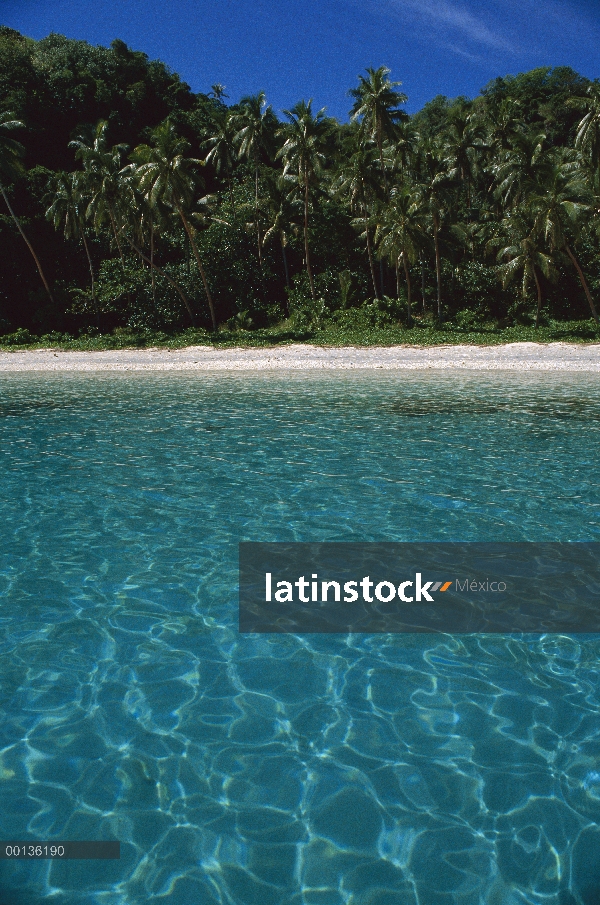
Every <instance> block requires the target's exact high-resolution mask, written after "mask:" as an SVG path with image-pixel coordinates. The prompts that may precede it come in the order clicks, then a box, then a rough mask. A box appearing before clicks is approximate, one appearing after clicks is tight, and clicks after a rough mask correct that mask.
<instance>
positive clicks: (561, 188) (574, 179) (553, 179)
mask: <svg viewBox="0 0 600 905" xmlns="http://www.w3.org/2000/svg"><path fill="white" fill-rule="evenodd" d="M591 201H592V194H591V192H590V189H589V185H588V183H587V180H586V179H585V177H584V174H583V173H582V171H581V167H580V166H579V162H578V161H577V159H576V158H574V157H573V154H572V153H570V152H568V151H567V152H563V153H562V154H555V155H554V157H553V159H552V164H551V168H550V169H548V171H547V173H546V179H545V180H544V182H543V183H542V184H541V185H539V186H537V187H536V189H535V190H534V191H533V192H532V193H531V195H530V196H529V198H528V205H529V207H530V209H531V210H532V211H534V213H535V217H536V224H537V226H538V227H539V229H540V230H541V231H542V232H543V234H544V236H545V237H546V241H547V242H548V243H549V245H550V248H551V249H552V250H553V251H559V252H560V251H564V252H565V253H566V254H567V256H568V258H569V260H570V261H571V263H572V264H573V266H574V268H575V270H576V271H577V275H578V277H579V281H580V282H581V285H582V287H583V291H584V292H585V296H586V298H587V301H588V304H589V306H590V311H591V313H592V317H593V318H594V320H595V321H596V323H600V320H599V319H598V312H597V311H596V306H595V304H594V300H593V299H592V296H591V293H590V289H589V286H588V284H587V281H586V279H585V276H584V275H583V270H582V269H581V265H580V263H579V261H578V259H577V257H576V256H575V253H574V252H573V249H572V247H571V242H570V234H571V233H573V232H575V231H577V229H578V226H579V224H580V222H581V220H582V218H583V217H584V216H585V215H586V214H587V213H588V212H589V211H590V210H591Z"/></svg>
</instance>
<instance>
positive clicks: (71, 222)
mask: <svg viewBox="0 0 600 905" xmlns="http://www.w3.org/2000/svg"><path fill="white" fill-rule="evenodd" d="M81 175H82V174H80V173H64V172H58V173H56V174H55V175H54V176H53V177H52V178H51V179H50V181H49V186H48V187H49V192H48V194H47V196H46V198H45V201H46V203H48V202H50V206H49V207H48V209H47V211H46V218H47V219H48V220H51V221H52V223H53V225H54V228H55V229H57V230H58V229H61V228H62V230H63V233H64V237H65V239H67V240H69V239H75V240H76V241H77V240H78V239H81V242H82V245H83V248H84V250H85V254H86V258H87V262H88V266H89V269H90V280H91V283H92V304H93V306H94V312H95V315H96V325H99V320H100V315H99V312H98V302H97V299H96V285H95V280H94V265H93V263H92V256H91V254H90V249H89V245H88V242H87V238H86V235H85V222H84V214H85V205H86V201H85V196H84V195H83V193H82V192H81V190H80V186H79V182H80V178H81Z"/></svg>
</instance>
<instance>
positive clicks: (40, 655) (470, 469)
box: [0, 372, 600, 905]
mask: <svg viewBox="0 0 600 905" xmlns="http://www.w3.org/2000/svg"><path fill="white" fill-rule="evenodd" d="M0 430H1V440H2V442H1V444H0V456H1V474H2V494H1V508H0V590H1V593H2V607H1V609H0V838H2V839H78V838H79V839H94V838H116V839H119V840H120V841H121V843H122V845H121V852H122V854H121V860H120V861H105V862H74V861H73V862H68V863H66V862H63V863H54V864H51V863H49V862H39V863H35V864H32V863H23V862H18V863H7V862H6V861H4V862H0V905H38V903H41V902H44V903H52V905H138V903H139V905H141V903H156V905H158V903H168V905H213V903H222V905H254V903H256V905H259V903H260V905H288V903H289V905H338V903H339V905H342V903H343V905H405V903H406V905H455V903H456V905H480V903H481V905H483V903H486V905H488V903H489V905H517V903H536V905H537V903H540V905H541V903H547V905H554V903H557V905H575V903H578V905H581V903H583V905H597V903H598V901H600V718H599V715H598V708H599V702H600V681H599V677H598V659H599V655H600V639H599V638H598V636H572V637H561V636H555V635H548V636H545V637H544V636H541V637H540V636H528V637H516V636H513V637H503V636H491V635H488V636H455V637H452V636H449V635H444V636H431V635H426V636H403V635H395V636H394V635H389V636H385V635H377V636H368V635H367V636H364V635H353V636H332V635H331V636H330V635H325V636H315V635H305V636H240V635H239V634H238V633H237V585H236V581H237V543H238V541H240V540H255V541H259V540H260V541H277V540H298V541H312V540H336V541H345V540H347V541H356V540H362V541H377V540H397V541H408V540H426V541H441V540H461V541H468V540H480V541H485V540H506V541H516V540H529V541H543V540H557V541H578V540H580V541H583V540H596V539H597V538H598V535H599V534H600V477H599V472H598V462H599V461H600V382H599V381H598V379H597V378H595V377H594V376H593V375H588V374H582V375H573V376H569V375H565V376H557V375H552V374H539V375H531V374H524V375H515V374H505V373H504V374H503V373H497V374H490V373H486V374H478V375H468V374H457V373H450V374H435V373H427V374H398V375H391V376H390V375H386V374H384V373H382V372H381V373H377V372H375V373H372V374H366V375H365V374H362V375H361V374H356V375H344V374H339V373H338V374H336V373H332V374H327V375H324V376H323V375H315V374H302V373H298V374H291V375H283V376H282V375H277V374H266V375H265V374H255V375H249V376H248V375H240V374H235V375H234V374H219V375H216V376H210V375H205V374H201V373H200V374H199V373H196V374H193V375H188V374H181V373H180V374H176V375H170V374H168V373H167V374H165V373H163V374H156V375H152V374H129V375H81V374H64V375H48V374H38V375H25V376H17V375H3V376H2V377H1V379H0Z"/></svg>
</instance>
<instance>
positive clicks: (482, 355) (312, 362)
mask: <svg viewBox="0 0 600 905" xmlns="http://www.w3.org/2000/svg"><path fill="white" fill-rule="evenodd" d="M374 369H382V370H411V371H420V370H427V369H431V370H471V371H499V370H502V371H594V372H600V344H598V343H595V344H589V345H583V344H582V345H575V344H571V343H550V344H541V343H511V344H509V345H502V346H429V347H417V346H387V347H366V348H365V347H344V348H325V347H322V346H311V345H290V346H280V347H273V348H266V349H215V348H213V347H211V346H189V347H187V348H185V349H177V350H168V349H125V350H118V351H110V352H64V351H59V350H54V349H37V350H31V351H19V352H0V372H2V371H7V372H9V371H269V370H293V371H300V370H374Z"/></svg>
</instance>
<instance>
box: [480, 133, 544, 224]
mask: <svg viewBox="0 0 600 905" xmlns="http://www.w3.org/2000/svg"><path fill="white" fill-rule="evenodd" d="M551 167H552V159H551V156H550V148H549V147H548V144H547V142H546V135H545V134H544V133H543V132H534V131H532V130H528V131H522V130H521V131H517V132H515V133H514V134H513V136H512V138H511V139H510V148H509V149H508V150H507V151H505V152H504V154H503V155H502V156H501V158H500V160H499V161H498V163H496V164H495V165H494V166H492V171H493V173H494V176H495V180H496V189H495V195H496V197H497V198H498V199H500V200H501V202H502V204H503V205H504V207H505V208H506V207H508V206H513V207H515V206H517V205H518V204H520V203H521V202H522V201H523V199H525V198H526V197H527V195H528V193H529V192H531V191H532V190H533V189H534V188H535V186H536V184H539V183H540V182H543V181H544V179H545V178H547V176H548V173H549V172H550V170H551Z"/></svg>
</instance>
